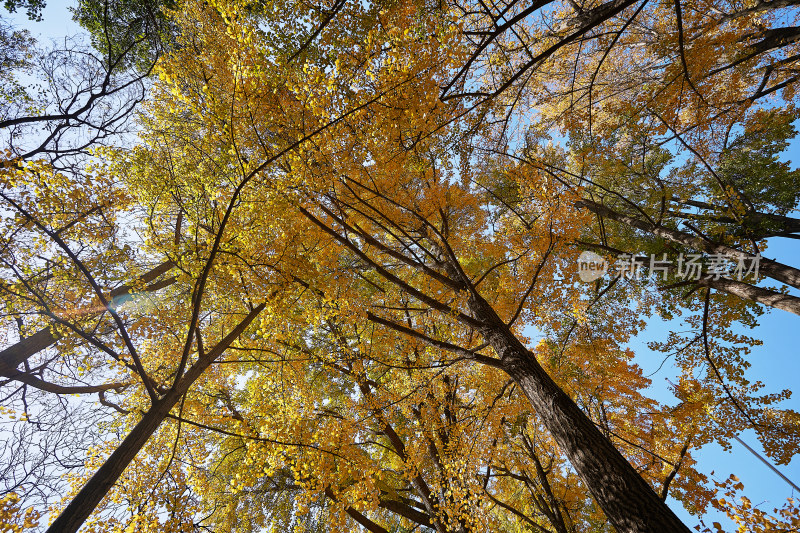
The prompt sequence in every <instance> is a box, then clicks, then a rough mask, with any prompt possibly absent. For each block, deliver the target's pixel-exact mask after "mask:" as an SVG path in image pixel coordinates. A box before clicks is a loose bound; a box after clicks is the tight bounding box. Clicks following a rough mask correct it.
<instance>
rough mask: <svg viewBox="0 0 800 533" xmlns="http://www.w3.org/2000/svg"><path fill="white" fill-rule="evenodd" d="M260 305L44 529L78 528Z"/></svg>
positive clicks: (64, 531) (59, 532) (68, 531)
mask: <svg viewBox="0 0 800 533" xmlns="http://www.w3.org/2000/svg"><path fill="white" fill-rule="evenodd" d="M264 307H265V305H264V304H261V305H259V306H258V307H256V308H255V309H253V310H252V311H251V312H250V314H248V315H247V316H246V317H245V319H244V320H242V321H241V322H240V323H239V325H238V326H236V328H234V330H233V331H231V332H230V333H229V334H228V335H226V336H225V338H223V339H222V340H221V341H220V343H219V344H217V345H216V346H215V347H214V348H213V349H212V350H210V351H208V352H206V354H205V355H204V356H203V357H201V358H200V359H198V360H197V362H196V363H195V364H194V365H192V366H191V367H190V368H189V370H187V371H186V373H185V374H184V375H183V377H182V378H181V379H180V381H178V383H176V384H175V386H174V387H172V388H171V389H170V390H169V391H168V392H167V393H166V394H165V395H164V396H163V397H162V398H159V399H158V400H156V401H155V402H154V403H153V405H152V406H151V408H150V409H149V410H148V411H147V412H146V413H145V414H144V416H143V417H142V419H141V420H140V421H139V423H137V424H136V426H134V428H133V430H131V432H130V433H129V434H128V436H127V437H125V440H123V441H122V443H121V444H120V445H119V446H117V448H116V449H115V450H114V452H113V453H112V454H111V455H110V456H109V457H108V459H106V461H105V462H104V463H103V465H102V466H101V467H100V468H99V469H98V470H97V472H95V473H94V475H93V476H92V477H91V479H89V481H87V482H86V484H85V485H84V486H83V488H82V489H81V490H80V492H78V494H77V495H76V496H75V497H74V498H73V499H72V501H71V502H69V504H68V505H67V507H66V508H64V510H63V511H62V512H61V514H60V515H59V516H58V518H56V519H55V521H54V522H53V523H52V524H51V525H50V527H49V528H48V529H47V532H48V533H74V532H75V531H78V528H80V527H81V525H82V524H83V523H84V521H86V519H87V518H88V517H89V515H90V514H92V511H94V509H95V508H96V507H97V505H98V504H99V503H100V501H101V500H102V499H103V497H104V496H105V495H106V494H107V493H108V491H109V490H110V489H111V487H112V486H114V483H116V482H117V479H119V477H120V476H121V475H122V472H123V471H124V470H125V468H127V466H128V465H129V464H130V462H131V461H133V458H134V457H136V454H137V453H139V451H140V450H141V449H142V447H143V446H144V445H145V443H146V442H147V440H148V439H149V438H150V437H151V436H152V435H153V433H155V431H156V430H157V429H158V426H160V425H161V423H162V422H163V421H164V419H165V418H166V417H167V415H168V414H169V412H170V410H171V409H172V408H173V407H174V406H175V404H176V403H178V400H179V399H180V398H181V396H183V395H184V394H186V392H187V391H188V390H189V387H190V386H191V385H192V384H193V383H194V382H195V381H196V380H197V378H199V377H200V376H201V375H202V374H203V372H205V370H206V369H207V368H208V367H209V366H210V365H211V363H213V362H214V360H216V359H217V358H218V357H219V356H220V355H222V353H223V352H224V351H225V350H226V349H227V348H228V346H230V345H231V343H232V342H233V341H235V340H236V339H237V338H239V336H240V335H241V334H242V332H244V330H245V329H246V328H247V326H249V325H250V323H251V322H252V321H253V319H254V318H256V316H258V314H259V313H260V312H261V311H262V310H263V309H264Z"/></svg>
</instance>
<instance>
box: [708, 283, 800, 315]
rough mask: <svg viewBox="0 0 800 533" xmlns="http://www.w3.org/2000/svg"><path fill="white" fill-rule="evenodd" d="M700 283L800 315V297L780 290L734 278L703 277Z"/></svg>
mask: <svg viewBox="0 0 800 533" xmlns="http://www.w3.org/2000/svg"><path fill="white" fill-rule="evenodd" d="M697 283H698V285H702V286H706V287H711V288H712V289H717V290H718V291H723V292H727V293H729V294H733V295H734V296H738V297H739V298H742V299H744V300H750V301H752V302H757V303H760V304H763V305H768V306H770V307H774V308H776V309H781V310H783V311H789V312H790V313H794V314H795V315H800V298H798V297H797V296H791V295H789V294H782V293H780V292H775V291H771V290H769V289H764V288H762V287H757V286H755V285H750V284H749V283H743V282H741V281H735V280H732V279H726V278H720V279H708V278H707V279H701V280H698V282H697Z"/></svg>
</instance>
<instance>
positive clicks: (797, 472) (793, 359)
mask: <svg viewBox="0 0 800 533" xmlns="http://www.w3.org/2000/svg"><path fill="white" fill-rule="evenodd" d="M3 16H8V14H7V13H5V11H4V12H3ZM11 18H12V19H13V20H14V21H15V23H16V25H17V26H18V27H20V28H27V29H29V30H30V32H31V33H32V34H33V36H34V37H37V38H40V39H41V40H43V41H47V40H49V39H54V40H59V39H61V38H63V37H65V36H68V35H74V34H75V33H78V32H80V31H81V29H80V27H79V26H77V25H76V24H75V23H74V22H73V21H72V18H71V15H70V13H69V11H68V10H67V3H65V2H57V1H53V0H51V1H50V2H49V5H48V6H47V7H46V9H45V10H44V16H43V21H41V22H30V21H28V20H27V18H26V17H25V15H24V13H17V14H16V15H15V16H14V15H12V16H11ZM784 157H785V159H786V160H792V161H794V162H800V140H798V139H795V140H794V142H793V143H792V144H791V146H790V147H789V149H788V150H787V151H786V152H785V154H784ZM795 166H796V165H795ZM765 257H770V258H774V259H778V260H779V261H781V262H783V263H787V264H790V265H800V241H794V240H790V239H774V241H773V242H771V243H770V246H769V249H768V251H767V252H766V253H765ZM668 331H669V324H666V323H661V322H658V321H656V320H654V321H651V323H650V325H649V327H648V329H647V330H646V331H645V332H644V333H643V334H642V335H640V336H639V338H638V339H636V340H635V341H634V342H632V343H631V347H632V348H633V349H634V351H635V352H636V354H637V356H636V361H637V363H638V364H639V365H640V366H641V367H642V369H643V371H644V374H645V375H648V374H650V373H652V372H654V371H656V369H657V368H658V366H659V365H660V364H661V362H662V360H663V354H661V353H660V352H659V353H656V352H653V351H651V350H650V349H648V348H647V346H646V342H647V341H648V340H653V339H663V338H665V337H666V335H667V332H668ZM798 333H800V317H798V316H795V315H792V314H790V313H787V312H784V311H779V310H773V311H770V312H768V313H767V314H765V315H764V316H762V317H761V320H760V326H759V327H758V328H756V329H755V330H753V331H751V332H750V334H752V335H753V336H755V337H757V338H760V339H761V340H763V342H764V344H763V345H762V346H757V347H755V348H753V350H752V353H751V356H750V362H751V363H752V367H751V368H750V370H749V373H748V376H749V378H750V379H751V380H756V379H757V380H760V381H762V382H763V383H764V384H765V389H764V392H765V393H768V392H778V391H780V390H783V389H793V388H794V386H795V385H796V384H797V382H798V376H800V357H798V352H797V351H795V350H796V349H797V343H798V340H800V335H798ZM675 375H676V371H675V369H674V367H672V366H671V365H670V364H669V363H667V364H665V365H664V367H663V368H662V369H661V370H660V371H658V372H656V373H655V374H654V375H653V376H651V379H652V380H653V385H652V388H653V391H654V394H655V395H656V397H657V398H658V399H659V400H661V401H663V402H665V403H673V401H674V399H673V398H672V395H671V393H670V392H669V389H668V386H667V385H668V383H667V381H666V380H667V379H674V376H675ZM782 407H783V408H790V409H794V410H796V411H800V393H798V395H797V396H796V397H794V398H791V399H790V400H788V401H786V402H784V403H783V404H782ZM740 437H741V438H742V439H743V440H744V441H745V442H747V443H748V444H749V445H750V446H751V447H753V448H755V449H756V450H758V451H759V452H760V453H762V454H763V448H762V447H761V445H760V443H759V442H758V440H757V438H756V436H755V433H754V432H753V431H752V430H745V431H743V432H742V433H741V434H740ZM695 459H696V460H697V461H698V463H699V465H698V466H699V469H700V470H701V471H702V472H704V473H706V474H709V475H710V474H711V472H712V471H713V472H714V475H713V476H712V477H713V479H716V480H718V481H722V480H724V479H726V478H727V477H728V475H729V474H732V473H735V474H736V475H737V476H738V477H739V478H740V479H741V480H742V482H743V483H744V485H745V488H746V491H745V492H746V493H747V494H748V496H749V497H750V499H751V501H752V502H753V504H754V505H757V506H758V507H759V508H761V509H763V510H765V511H771V510H772V508H774V507H780V506H781V505H783V503H784V502H785V500H786V499H787V498H790V497H793V496H794V497H800V494H795V493H794V491H793V489H792V488H791V487H790V486H789V485H788V484H787V483H786V482H785V481H783V480H782V479H781V478H780V477H778V476H777V475H776V474H775V473H774V472H772V471H770V470H769V468H767V467H766V466H765V465H764V464H762V463H761V462H760V461H759V460H758V459H757V458H756V457H754V456H753V455H752V454H750V453H749V452H748V451H747V450H746V449H745V448H744V447H742V446H741V445H740V444H739V443H736V442H733V443H732V448H731V449H730V450H728V451H724V450H722V449H721V448H720V447H719V446H717V445H708V446H706V447H705V448H704V449H702V450H701V451H700V452H695ZM778 468H779V470H780V471H781V472H783V474H784V475H785V476H787V477H789V478H790V479H791V480H792V481H793V482H794V483H795V484H800V459H795V460H794V461H793V462H792V463H790V464H789V465H781V466H779V467H778ZM671 503H672V507H673V509H674V510H675V511H676V512H677V513H678V514H679V516H680V517H681V518H682V519H683V520H684V521H685V522H686V523H687V525H689V527H693V526H694V525H695V524H697V519H696V518H694V517H692V516H690V515H689V514H688V513H687V512H686V511H685V510H683V508H682V507H681V505H680V504H679V503H677V502H674V501H672V502H671ZM715 520H716V521H719V522H721V523H722V524H723V526H724V527H725V528H726V529H727V530H730V531H733V530H735V526H734V525H733V524H732V522H730V521H728V520H727V519H725V518H724V517H714V518H712V519H711V520H706V522H707V523H710V522H711V521H715Z"/></svg>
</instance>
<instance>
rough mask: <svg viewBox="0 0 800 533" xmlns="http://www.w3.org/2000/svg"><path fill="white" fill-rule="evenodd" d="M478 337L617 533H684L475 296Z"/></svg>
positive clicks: (672, 516) (508, 331) (671, 516)
mask: <svg viewBox="0 0 800 533" xmlns="http://www.w3.org/2000/svg"><path fill="white" fill-rule="evenodd" d="M470 308H471V310H472V312H473V314H474V315H475V318H477V319H478V320H480V321H481V322H483V323H484V324H486V327H485V329H484V330H483V331H482V332H481V333H482V335H483V336H484V338H485V339H486V341H487V342H488V343H489V344H490V345H491V346H492V348H494V350H495V352H497V354H498V355H499V356H500V366H501V368H503V370H505V372H507V373H508V375H509V376H510V377H511V378H512V379H513V380H514V382H515V383H516V384H517V385H518V386H519V388H520V389H521V390H522V391H523V392H524V393H525V396H527V397H528V400H529V401H530V403H531V405H532V406H533V408H534V409H535V410H536V415H537V416H538V417H539V419H540V420H541V421H542V423H543V424H544V426H545V427H546V428H547V430H548V431H549V432H550V434H551V435H552V436H553V438H554V439H555V441H556V442H557V443H558V446H559V447H560V448H561V451H562V452H563V453H564V454H565V455H566V456H567V458H568V459H569V461H570V462H571V463H572V466H573V467H574V468H575V471H576V472H577V473H578V475H579V476H580V477H581V479H582V480H583V482H584V483H585V484H586V486H587V487H588V488H589V490H590V491H591V493H592V496H593V497H594V499H595V501H597V503H598V505H599V506H600V508H601V509H602V510H603V512H604V513H605V514H606V516H607V517H608V519H609V521H610V522H611V524H612V525H613V526H614V527H615V528H616V530H617V531H619V532H620V533H645V532H648V533H669V532H682V533H689V529H688V528H687V527H686V526H685V525H684V524H683V523H682V522H681V521H680V520H679V519H678V517H677V516H675V514H674V513H673V512H672V511H671V510H670V508H669V507H667V505H666V504H665V503H664V502H663V501H661V499H660V498H659V497H658V495H657V494H656V493H655V492H654V491H653V489H652V488H651V487H650V485H649V484H648V483H647V482H646V481H645V480H644V479H642V477H641V476H640V475H639V473H638V472H636V470H634V469H633V467H632V466H631V465H630V463H628V461H627V460H626V459H625V458H624V457H623V456H622V454H621V453H620V452H619V450H617V449H616V448H615V447H614V445H613V444H612V443H611V442H610V441H609V440H608V439H607V438H606V437H605V435H603V434H602V433H601V432H600V430H599V429H598V428H597V427H596V426H595V425H594V423H593V422H592V421H591V420H590V419H589V417H588V416H586V414H585V413H584V412H583V411H581V410H580V408H578V406H577V405H576V404H575V402H573V401H572V399H571V398H570V397H569V396H567V394H566V393H565V392H564V391H563V390H561V388H560V387H559V386H558V385H557V384H556V383H555V382H554V381H553V380H552V378H550V376H549V375H548V374H547V372H545V370H544V369H543V368H542V367H541V365H539V362H538V361H537V360H536V358H535V357H534V356H533V354H532V353H531V352H530V351H529V350H527V349H526V348H525V347H524V346H523V345H522V343H521V342H520V341H519V339H517V337H516V336H515V335H514V334H513V333H512V332H511V331H510V330H509V329H508V327H507V326H506V325H505V324H504V323H503V322H502V320H500V317H498V316H497V314H496V313H495V311H494V309H492V307H491V306H490V305H489V303H488V302H486V300H484V299H483V298H482V297H481V296H479V295H477V294H473V296H472V298H471V299H470Z"/></svg>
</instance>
